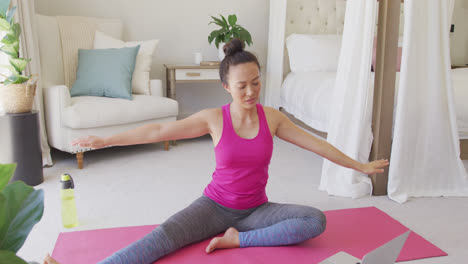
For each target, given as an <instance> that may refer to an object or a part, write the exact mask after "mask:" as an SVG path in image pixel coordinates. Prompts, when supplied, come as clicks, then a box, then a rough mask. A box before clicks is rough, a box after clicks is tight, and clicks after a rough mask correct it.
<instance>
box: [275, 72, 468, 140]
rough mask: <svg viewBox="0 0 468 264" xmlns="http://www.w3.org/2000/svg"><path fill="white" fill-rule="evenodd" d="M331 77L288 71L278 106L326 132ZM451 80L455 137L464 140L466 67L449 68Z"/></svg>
mask: <svg viewBox="0 0 468 264" xmlns="http://www.w3.org/2000/svg"><path fill="white" fill-rule="evenodd" d="M335 77H336V72H317V71H310V72H300V73H294V72H290V73H289V74H288V75H287V76H286V78H285V79H284V82H283V85H282V87H281V103H280V105H281V107H282V108H283V109H284V110H285V111H286V112H287V113H288V114H290V115H292V116H294V117H295V118H296V119H299V120H301V121H302V122H303V123H305V124H306V125H307V126H310V127H311V128H313V129H315V130H318V131H321V132H324V133H326V132H327V128H328V112H329V105H330V103H331V97H332V94H333V89H334V85H335ZM397 79H398V73H397ZM452 81H453V90H454V95H455V111H456V114H457V124H458V132H459V137H460V139H468V104H467V103H466V102H468V68H457V69H452ZM371 83H372V81H371ZM395 87H396V88H397V87H398V86H395ZM395 94H396V93H395ZM396 103H397V100H396V98H395V104H396Z"/></svg>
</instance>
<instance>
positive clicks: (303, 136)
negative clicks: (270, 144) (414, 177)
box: [274, 110, 389, 174]
mask: <svg viewBox="0 0 468 264" xmlns="http://www.w3.org/2000/svg"><path fill="white" fill-rule="evenodd" d="M274 111H275V113H274V115H275V118H274V119H275V120H276V121H277V128H276V132H275V135H276V136H277V137H279V138H281V139H283V140H285V141H287V142H289V143H292V144H294V145H297V146H299V147H301V148H303V149H307V150H310V151H312V152H315V153H317V154H318V155H320V156H322V157H324V158H326V159H328V160H330V161H332V162H334V163H336V164H338V165H341V166H343V167H346V168H351V169H354V170H357V171H360V172H362V173H364V174H376V173H382V172H384V169H383V168H385V167H387V166H388V164H389V163H388V160H384V159H382V160H376V161H373V162H369V163H366V164H362V163H360V162H358V161H356V160H354V159H352V158H350V157H348V156H347V155H345V154H344V153H343V152H341V151H340V150H338V149H337V148H335V147H334V146H333V145H331V144H330V143H328V142H327V141H325V140H323V139H320V138H317V137H315V136H314V135H312V134H310V133H308V132H306V131H305V130H303V129H302V128H300V127H298V126H297V125H295V124H294V123H293V122H292V121H291V120H289V118H287V117H286V116H285V115H284V114H283V113H281V112H280V111H278V110H274Z"/></svg>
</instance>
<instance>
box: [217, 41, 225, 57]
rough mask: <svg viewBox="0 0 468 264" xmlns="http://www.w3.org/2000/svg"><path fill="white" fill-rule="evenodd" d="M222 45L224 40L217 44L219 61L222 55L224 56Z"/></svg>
mask: <svg viewBox="0 0 468 264" xmlns="http://www.w3.org/2000/svg"><path fill="white" fill-rule="evenodd" d="M224 45H226V43H224V42H221V43H219V45H218V47H219V48H218V58H219V60H220V61H222V60H223V59H224V56H225V54H224V50H223V48H224Z"/></svg>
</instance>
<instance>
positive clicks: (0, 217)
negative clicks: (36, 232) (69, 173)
mask: <svg viewBox="0 0 468 264" xmlns="http://www.w3.org/2000/svg"><path fill="white" fill-rule="evenodd" d="M15 169H16V164H0V263H11V264H26V263H27V262H26V261H24V260H23V259H22V258H20V257H18V256H16V252H18V250H19V249H20V248H21V246H23V244H24V241H25V240H26V237H27V236H28V235H29V232H31V229H32V227H33V226H34V225H35V224H36V223H37V222H39V220H41V218H42V214H43V212H44V192H43V191H42V190H35V189H34V188H32V187H31V186H28V185H26V184H25V183H24V182H22V181H15V182H13V183H10V184H8V182H9V181H10V179H11V177H12V176H13V173H14V172H15Z"/></svg>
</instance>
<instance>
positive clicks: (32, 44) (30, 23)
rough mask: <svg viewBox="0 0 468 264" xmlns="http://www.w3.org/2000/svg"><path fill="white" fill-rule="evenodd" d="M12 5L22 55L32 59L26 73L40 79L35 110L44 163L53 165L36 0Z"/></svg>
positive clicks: (17, 2)
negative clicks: (44, 100)
mask: <svg viewBox="0 0 468 264" xmlns="http://www.w3.org/2000/svg"><path fill="white" fill-rule="evenodd" d="M11 5H12V6H16V8H17V9H16V12H17V13H16V14H15V17H16V19H17V20H18V23H19V24H20V25H21V36H20V44H21V46H20V54H21V56H22V57H25V58H30V59H32V60H31V62H30V63H29V64H28V67H27V68H26V74H27V75H29V74H38V75H39V81H38V83H37V89H36V96H35V97H34V105H33V110H37V111H38V112H39V114H40V130H41V131H40V135H41V149H42V164H43V165H52V157H51V156H50V147H49V144H48V141H47V132H46V126H45V120H44V106H43V99H42V85H41V68H40V66H41V63H40V58H39V47H38V39H37V30H35V25H36V23H35V22H34V19H35V7H34V1H32V0H28V1H21V0H12V1H11Z"/></svg>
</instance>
